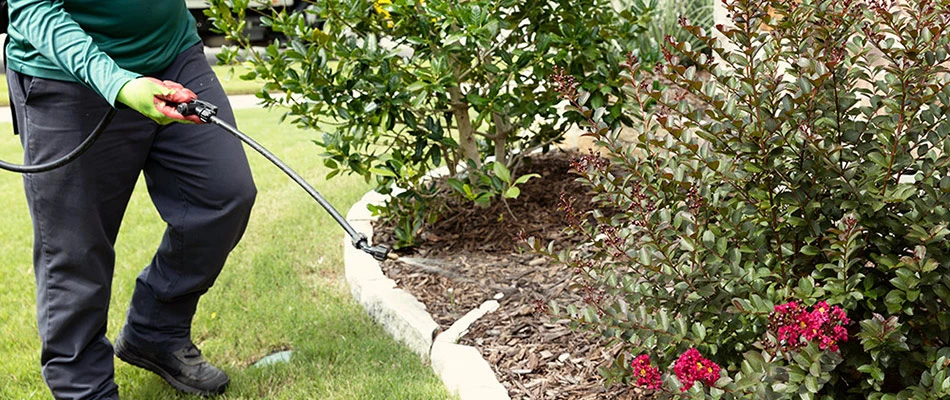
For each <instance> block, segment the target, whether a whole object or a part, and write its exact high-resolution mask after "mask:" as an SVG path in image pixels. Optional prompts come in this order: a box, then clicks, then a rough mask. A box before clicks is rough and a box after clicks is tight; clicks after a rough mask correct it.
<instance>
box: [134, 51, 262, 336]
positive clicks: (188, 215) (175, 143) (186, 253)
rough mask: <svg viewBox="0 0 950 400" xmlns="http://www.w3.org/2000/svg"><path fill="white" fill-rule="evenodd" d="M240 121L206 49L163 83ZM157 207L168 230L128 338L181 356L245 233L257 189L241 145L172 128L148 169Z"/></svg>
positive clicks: (195, 129) (198, 130)
mask: <svg viewBox="0 0 950 400" xmlns="http://www.w3.org/2000/svg"><path fill="white" fill-rule="evenodd" d="M158 78H160V79H163V80H165V79H167V80H173V81H177V82H179V83H181V84H182V85H184V86H185V87H187V88H189V89H192V90H193V91H194V92H195V93H196V94H197V95H198V97H199V98H200V99H203V100H207V101H210V102H211V103H213V104H216V105H218V107H219V109H218V116H219V117H220V118H222V119H224V120H226V121H229V122H231V123H233V122H234V115H233V112H232V110H231V107H230V104H229V103H228V99H227V96H226V95H225V93H224V90H223V89H222V88H221V84H220V82H218V80H217V78H216V77H215V75H214V73H213V72H212V70H211V68H210V66H209V65H208V63H207V61H206V59H205V57H204V54H203V52H202V47H201V46H196V47H193V48H191V49H189V50H187V51H185V52H184V53H182V54H181V55H180V56H179V57H178V58H177V59H176V60H175V62H174V63H173V64H172V65H171V66H170V67H169V68H168V69H167V70H166V71H164V72H163V73H162V74H160V76H158ZM145 177H146V182H147V183H148V188H149V193H150V194H151V196H152V201H153V202H154V203H155V206H156V208H157V209H158V211H159V214H161V216H162V218H163V219H164V220H165V221H166V222H167V223H168V227H167V229H166V231H165V236H164V237H163V239H162V242H161V245H160V247H159V249H158V251H157V253H156V254H155V257H154V259H153V260H152V262H151V263H150V264H149V265H148V266H147V267H146V268H145V270H143V271H142V273H141V275H139V277H138V279H137V280H136V286H135V292H134V294H133V296H132V304H131V306H130V307H129V312H128V319H127V323H126V326H125V328H123V335H124V337H125V338H126V339H127V340H129V341H130V342H132V343H133V344H135V345H137V346H141V347H146V348H152V349H158V350H177V349H179V348H181V347H183V346H185V345H188V344H189V343H190V342H191V322H192V317H193V316H194V314H195V311H196V308H197V305H198V300H199V298H200V297H201V295H203V294H204V293H205V292H207V291H208V289H209V288H210V287H211V286H212V284H213V283H214V281H215V279H216V278H217V276H218V274H219V273H220V271H221V269H222V267H223V266H224V264H225V261H226V260H227V257H228V254H229V253H230V252H231V250H232V249H233V248H234V246H235V245H237V243H238V241H239V240H240V238H241V235H242V234H243V232H244V229H245V227H246V226H247V222H248V216H249V215H250V211H251V206H252V205H253V203H254V198H255V195H256V193H257V190H256V188H255V186H254V182H253V179H252V177H251V171H250V167H249V166H248V164H247V158H246V156H245V154H244V149H243V146H242V145H241V142H240V141H239V140H238V139H237V138H235V137H234V136H232V135H230V134H228V133H227V132H226V131H224V130H222V129H220V128H219V127H217V126H214V125H210V124H208V125H187V124H171V125H167V126H165V127H163V128H162V129H161V130H160V131H159V132H158V134H157V135H156V137H155V141H154V142H153V144H152V149H151V153H150V154H149V158H148V161H147V162H146V165H145Z"/></svg>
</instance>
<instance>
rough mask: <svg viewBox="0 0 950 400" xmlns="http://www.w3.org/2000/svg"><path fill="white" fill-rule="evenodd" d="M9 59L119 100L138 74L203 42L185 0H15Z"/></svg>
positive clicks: (30, 71)
mask: <svg viewBox="0 0 950 400" xmlns="http://www.w3.org/2000/svg"><path fill="white" fill-rule="evenodd" d="M9 10H10V27H9V28H8V34H9V36H10V43H9V44H8V45H7V66H8V67H9V68H10V69H12V70H14V71H17V72H19V73H22V74H26V75H31V76H35V77H40V78H47V79H55V80H61V81H69V82H79V83H81V84H83V85H86V86H88V87H90V88H92V89H93V90H95V91H96V92H97V93H99V95H101V96H102V97H103V98H104V99H106V101H108V102H109V104H112V105H115V102H116V96H118V94H119V90H120V89H121V88H122V86H124V85H125V84H126V83H128V82H129V81H130V80H132V79H135V78H137V77H139V76H143V75H145V76H147V75H152V74H156V73H158V72H160V71H161V70H163V69H165V67H167V66H168V65H170V64H171V63H172V61H174V59H175V57H176V56H177V55H178V54H180V53H181V52H182V51H184V50H185V49H187V48H188V47H191V46H193V45H195V44H198V43H200V42H201V39H200V38H199V37H198V32H197V31H196V30H195V20H194V18H193V17H192V16H191V14H190V13H189V12H188V8H187V6H186V5H185V0H111V1H108V0H9Z"/></svg>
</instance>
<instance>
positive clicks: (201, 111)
mask: <svg viewBox="0 0 950 400" xmlns="http://www.w3.org/2000/svg"><path fill="white" fill-rule="evenodd" d="M177 109H178V112H179V113H181V115H184V116H189V115H197V116H198V118H199V119H201V121H202V122H204V123H210V124H215V125H218V126H220V127H221V128H224V130H226V131H228V132H229V133H231V134H232V135H234V136H237V138H238V139H240V140H241V141H243V142H244V143H247V145H248V146H251V148H253V149H254V150H256V151H257V152H258V153H260V154H261V155H262V156H264V158H267V160H268V161H270V162H271V163H273V164H274V165H276V166H277V168H280V170H281V171H284V173H285V174H287V176H289V177H290V179H293V180H294V182H297V184H298V185H300V187H301V188H303V190H304V191H306V192H307V194H309V195H310V197H313V199H314V200H316V201H317V203H319V204H320V205H321V206H322V207H323V209H324V210H326V211H327V212H328V213H329V214H330V216H331V217H333V219H334V220H336V222H337V223H338V224H340V226H341V227H343V230H345V231H346V233H347V234H348V235H349V236H350V239H351V240H352V242H353V247H356V248H357V249H359V250H362V251H364V252H366V253H367V254H369V255H371V256H373V258H375V259H376V260H377V261H383V260H386V259H387V258H388V256H389V250H390V249H389V248H388V247H386V246H370V244H369V239H367V238H366V235H364V234H362V233H360V232H357V231H356V229H353V226H352V225H350V223H349V222H347V220H346V219H345V218H343V216H342V215H340V212H339V211H337V210H336V208H333V205H332V204H330V202H328V201H327V200H326V199H325V198H323V196H322V195H320V192H317V190H316V189H314V188H313V186H311V185H310V184H309V183H307V181H306V180H304V179H303V177H301V176H300V174H298V173H297V172H295V171H294V170H293V169H291V168H290V167H289V166H287V164H284V162H283V161H281V160H280V159H279V158H277V156H275V155H274V154H273V153H271V152H270V151H268V150H267V149H266V148H264V146H261V145H260V143H257V142H256V141H254V139H251V138H250V137H249V136H247V135H245V134H244V133H242V132H241V131H239V130H238V129H237V128H235V127H234V126H232V125H231V124H229V123H228V122H227V121H224V120H222V119H221V118H218V116H217V114H218V106H216V105H214V104H211V103H209V102H207V101H203V100H192V101H190V102H187V103H180V104H178V106H177Z"/></svg>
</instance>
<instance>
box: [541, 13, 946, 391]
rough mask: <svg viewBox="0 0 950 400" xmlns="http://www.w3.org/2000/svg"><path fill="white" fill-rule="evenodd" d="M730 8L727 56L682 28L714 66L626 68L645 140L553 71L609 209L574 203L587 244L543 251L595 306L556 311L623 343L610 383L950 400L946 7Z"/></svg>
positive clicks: (583, 168) (670, 62) (568, 214)
mask: <svg viewBox="0 0 950 400" xmlns="http://www.w3.org/2000/svg"><path fill="white" fill-rule="evenodd" d="M727 8H728V15H729V17H730V19H731V22H732V24H730V26H717V27H716V30H718V31H720V32H721V33H722V35H723V36H724V37H725V38H726V39H727V40H728V41H729V42H730V43H731V45H729V46H724V45H723V44H722V42H717V40H715V39H713V38H711V37H709V36H707V35H708V34H707V33H706V32H704V31H703V30H701V29H699V28H695V27H689V26H687V29H689V30H690V31H691V32H692V33H693V34H694V35H695V36H696V37H698V38H701V39H702V40H703V41H704V42H705V43H706V44H707V45H708V46H709V47H710V48H711V49H712V51H713V54H714V56H715V57H704V56H703V55H700V54H696V53H695V52H694V51H693V50H691V48H690V47H689V46H688V45H685V44H682V43H678V42H675V41H671V43H669V46H668V49H669V50H668V52H667V54H666V61H667V62H666V63H665V66H660V67H658V68H655V69H650V70H646V69H645V68H643V67H642V66H641V65H639V64H638V63H637V61H636V60H634V59H632V58H631V60H630V61H629V62H628V63H627V64H626V65H623V66H622V68H620V69H625V70H627V71H628V76H627V78H628V79H629V89H630V90H629V93H628V95H629V99H628V102H627V107H628V109H627V113H628V115H629V116H630V117H631V118H632V119H633V120H634V121H635V122H634V124H633V126H632V128H633V130H634V131H635V132H636V133H637V134H638V137H637V138H636V140H635V141H633V143H632V144H630V141H629V140H621V132H620V130H617V129H610V128H609V127H608V124H606V123H604V122H602V121H600V120H599V117H600V116H601V115H602V114H604V112H605V111H604V110H603V109H602V108H599V107H595V106H593V105H591V104H589V101H587V98H588V96H587V92H586V90H585V89H584V88H579V87H578V84H577V82H575V81H574V79H573V78H572V77H571V76H570V74H569V73H561V74H557V75H556V76H555V78H554V80H555V81H556V83H557V85H556V86H557V91H558V92H560V93H561V95H562V96H563V97H564V98H566V99H568V100H570V101H571V103H572V104H573V108H572V111H569V112H572V113H575V114H578V115H580V116H581V117H583V118H586V119H588V120H589V122H588V126H589V128H590V130H591V134H592V135H595V136H596V137H597V138H599V139H600V142H599V144H600V145H601V146H602V148H601V150H600V152H592V153H591V154H588V155H586V156H583V157H580V158H578V159H576V160H575V162H574V168H575V170H576V171H577V173H578V174H579V176H580V178H579V179H582V180H583V181H584V182H586V183H587V184H588V185H589V187H590V189H591V190H592V191H593V192H595V194H596V196H597V197H596V198H597V200H598V204H599V207H598V208H599V209H602V210H612V211H611V212H606V211H604V212H599V211H597V210H596V209H595V210H594V211H592V212H590V213H580V212H578V211H576V209H577V208H579V207H575V206H574V205H573V204H571V202H570V200H569V198H567V197H565V199H564V201H563V204H562V207H561V209H562V212H563V213H564V216H565V219H566V220H567V221H568V222H570V224H571V225H572V226H573V230H574V232H575V233H576V234H579V235H584V237H586V238H587V241H586V242H585V243H584V244H583V245H579V246H575V247H574V248H571V249H569V250H566V251H560V252H555V251H552V250H550V249H551V248H553V246H545V245H544V244H543V243H541V242H540V241H538V240H534V239H531V240H529V243H531V244H532V245H533V246H534V249H535V250H537V251H541V252H544V253H547V254H550V255H551V256H553V257H556V258H557V259H558V260H559V261H560V262H563V263H566V264H568V265H570V266H573V267H574V268H575V270H576V276H577V283H578V286H579V290H581V292H582V293H583V294H584V295H585V301H584V303H583V304H579V305H576V306H575V305H567V306H566V307H565V305H559V304H551V306H552V307H554V308H555V310H554V311H556V312H558V313H561V312H565V313H567V314H568V315H570V317H571V319H572V321H573V323H574V324H575V325H577V326H579V327H585V328H588V329H591V330H593V331H595V332H597V333H598V334H601V335H603V336H604V337H606V338H609V339H610V340H612V341H616V342H620V343H623V344H624V346H625V348H626V351H625V352H624V353H623V354H622V355H621V356H619V358H618V359H617V360H616V361H615V363H614V364H613V366H612V367H610V368H606V369H605V370H604V371H603V374H604V376H605V377H606V378H607V380H608V382H615V383H616V382H621V383H624V384H631V385H637V386H640V387H642V388H644V389H645V390H647V391H652V392H655V393H657V394H659V395H660V396H661V397H668V396H685V397H698V398H702V397H708V398H799V397H800V398H826V399H848V398H854V399H864V398H871V399H881V398H887V399H891V398H917V399H930V398H946V397H947V396H950V377H948V373H947V370H948V364H950V361H948V360H950V359H948V355H950V348H948V340H950V329H948V327H950V314H948V307H947V302H948V301H950V272H948V266H950V257H948V250H950V248H948V247H950V243H948V241H947V234H948V233H950V230H948V228H947V225H948V222H950V216H948V206H950V156H948V154H950V143H948V141H947V133H948V131H950V123H948V119H947V118H946V117H945V115H947V114H948V112H950V109H948V108H950V87H948V76H947V68H946V64H947V62H948V61H950V60H948V49H947V44H948V34H950V32H948V29H947V28H948V25H950V10H948V2H946V1H935V0H907V1H903V2H901V4H900V5H898V4H896V3H891V2H887V1H860V0H812V1H809V0H805V1H761V0H755V1H752V0H737V1H732V2H728V3H727ZM680 56H685V57H689V58H690V59H692V60H697V61H698V64H699V66H700V67H701V68H702V69H703V70H705V71H708V72H709V73H710V74H711V76H704V77H702V78H700V77H699V74H697V73H696V68H695V67H689V68H686V67H683V66H681V65H680V64H679V63H677V61H678V58H679V57H680ZM657 75H659V76H661V77H662V78H665V80H664V81H668V82H670V84H669V86H664V87H660V86H659V85H657V84H652V83H651V84H648V83H646V82H656V81H659V80H657V79H656V77H657ZM582 79H583V78H578V80H582ZM601 153H602V154H603V156H601V155H600V154H601ZM615 210H621V211H623V212H619V213H618V212H615Z"/></svg>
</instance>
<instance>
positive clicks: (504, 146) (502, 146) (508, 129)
mask: <svg viewBox="0 0 950 400" xmlns="http://www.w3.org/2000/svg"><path fill="white" fill-rule="evenodd" d="M492 120H493V121H494V123H495V136H492V141H494V142H495V162H500V163H502V164H505V165H506V166H507V165H508V137H509V136H511V133H512V131H513V130H514V129H512V126H511V122H510V121H508V117H507V116H503V115H501V114H498V113H492Z"/></svg>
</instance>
